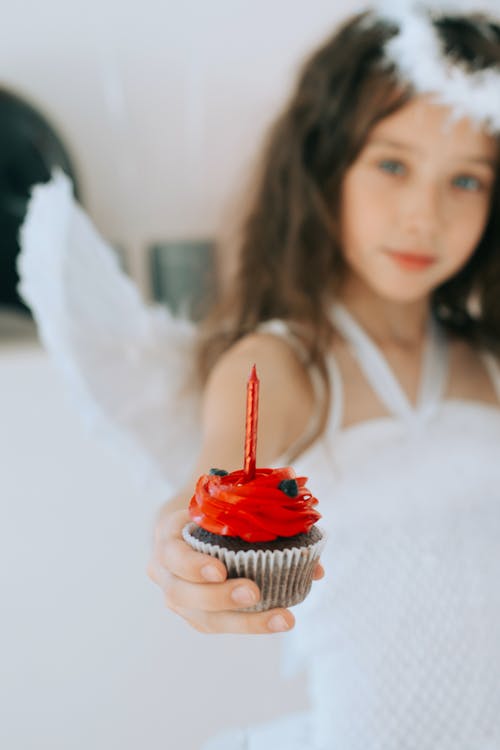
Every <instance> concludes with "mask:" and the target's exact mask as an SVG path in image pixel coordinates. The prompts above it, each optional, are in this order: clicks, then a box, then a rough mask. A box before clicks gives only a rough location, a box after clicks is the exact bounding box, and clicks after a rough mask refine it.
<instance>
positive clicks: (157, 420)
mask: <svg viewBox="0 0 500 750" xmlns="http://www.w3.org/2000/svg"><path fill="white" fill-rule="evenodd" d="M19 238H20V245H21V252H20V254H19V256H18V271H19V275H20V283H19V287H18V288H19V292H20V294H21V295H22V297H23V298H24V300H25V301H26V303H27V304H28V305H29V306H30V308H31V310H32V312H33V315H34V317H35V320H36V322H37V324H38V327H39V333H40V338H41V340H42V342H43V344H44V345H45V347H46V349H47V350H48V352H49V353H50V355H51V356H52V358H53V360H54V361H55V363H56V365H57V366H58V367H59V368H60V370H61V371H62V372H63V374H64V376H65V378H66V381H67V383H68V385H69V387H70V392H71V393H72V396H73V399H74V401H75V403H76V406H77V407H78V409H79V411H80V413H81V415H82V416H83V418H84V421H85V423H86V425H87V427H88V428H89V429H91V430H92V432H93V433H94V434H99V435H100V436H101V437H102V438H103V439H105V440H106V441H107V442H108V443H111V444H112V445H113V446H114V448H115V449H116V450H118V451H119V453H120V455H121V456H122V458H123V464H124V466H125V467H127V468H131V469H132V470H133V472H134V474H135V476H136V478H137V479H138V480H139V481H140V482H141V484H142V485H143V486H144V485H149V483H150V482H153V483H154V484H156V485H157V484H158V483H160V485H164V486H165V492H166V493H168V492H169V491H172V490H174V489H176V488H178V487H180V486H181V485H182V484H183V482H185V481H186V479H187V477H188V476H189V473H190V471H191V470H192V464H193V462H194V457H195V456H196V452H197V448H198V432H199V430H198V413H199V401H200V390H201V389H200V383H199V380H198V376H197V371H196V362H195V356H194V352H195V346H196V328H195V326H194V325H193V324H192V323H191V322H189V321H186V320H181V319H177V318H174V317H173V316H172V315H171V314H170V313H169V311H168V310H167V309H166V308H165V307H163V306H160V305H155V306H150V305H149V306H148V305H146V304H145V303H144V302H143V301H142V299H141V297H140V294H139V292H138V290H137V288H136V287H135V286H134V284H133V282H132V281H131V280H130V279H129V278H128V276H126V274H125V273H123V271H122V270H121V269H120V266H119V263H118V259H117V257H116V254H115V253H114V251H113V250H112V249H111V248H110V247H109V246H108V245H107V244H106V243H105V242H104V241H103V239H102V238H101V237H100V236H99V234H98V233H97V231H96V230H95V228H94V227H93V226H92V224H91V222H90V220H89V218H88V216H87V215H86V214H85V212H84V211H83V210H82V209H81V208H80V206H79V205H78V204H77V203H76V202H75V200H74V198H73V192H72V185H71V182H70V180H69V179H68V177H67V176H66V175H65V174H64V173H63V172H62V171H60V170H55V171H54V172H53V175H52V179H51V181H50V182H48V183H46V184H43V185H36V186H35V187H34V188H33V190H32V195H31V198H30V202H29V205H28V210H27V214H26V217H25V220H24V223H23V225H22V227H21V230H20V235H19Z"/></svg>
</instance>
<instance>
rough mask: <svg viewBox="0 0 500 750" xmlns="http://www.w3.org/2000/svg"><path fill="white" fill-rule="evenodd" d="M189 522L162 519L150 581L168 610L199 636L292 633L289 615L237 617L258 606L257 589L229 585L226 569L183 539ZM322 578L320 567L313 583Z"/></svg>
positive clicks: (182, 514)
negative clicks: (243, 609) (242, 610)
mask: <svg viewBox="0 0 500 750" xmlns="http://www.w3.org/2000/svg"><path fill="white" fill-rule="evenodd" d="M189 520H190V516H189V513H188V512H187V510H178V511H172V512H171V513H168V514H164V515H163V516H160V518H159V519H158V521H157V523H156V527H155V530H154V547H153V554H152V558H151V561H150V563H149V565H148V570H147V572H148V576H149V577H150V578H151V580H152V581H154V582H155V583H157V584H158V586H159V587H160V588H161V589H162V591H163V594H164V598H165V603H166V605H167V607H168V608H169V609H171V610H172V611H173V612H176V613H177V614H178V615H180V616H181V617H183V618H184V619H185V620H186V621H187V622H188V623H189V624H190V625H192V627H194V628H195V629H196V630H198V631H199V632H201V633H277V632H280V631H286V630H290V629H291V628H292V627H293V626H294V624H295V618H294V616H293V614H292V613H291V612H290V611H289V610H288V609H272V610H267V611H266V612H239V611H238V609H239V608H242V607H243V608H244V607H249V606H252V605H253V604H256V603H257V602H258V600H259V596H260V592H259V588H258V587H257V585H256V584H255V583H254V582H253V581H250V580H248V579H243V578H231V579H227V571H226V568H225V566H224V564H223V563H222V562H221V561H220V560H217V559H216V558H214V557H211V556H210V555H204V554H203V553H201V552H196V551H195V550H193V549H192V548H191V547H190V546H189V544H187V543H186V542H185V541H184V539H183V538H182V534H181V532H182V529H183V527H184V526H185V524H186V523H188V521H189ZM323 575H324V573H323V569H322V567H321V565H320V564H319V563H318V566H317V568H316V571H315V575H314V578H315V579H319V578H322V577H323Z"/></svg>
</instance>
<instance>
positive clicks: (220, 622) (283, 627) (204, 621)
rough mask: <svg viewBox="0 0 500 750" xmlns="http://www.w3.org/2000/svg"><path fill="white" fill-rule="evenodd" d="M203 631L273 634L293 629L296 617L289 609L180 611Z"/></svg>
mask: <svg viewBox="0 0 500 750" xmlns="http://www.w3.org/2000/svg"><path fill="white" fill-rule="evenodd" d="M179 614H181V615H182V616H183V617H184V618H185V619H186V620H187V621H188V622H189V623H190V624H191V625H192V626H193V627H194V628H196V630H198V631H200V632H201V633H247V634H257V635H258V634H268V635H269V634H271V633H283V632H286V631H287V630H291V629H292V628H293V626H294V625H295V617H294V616H293V614H292V613H291V612H290V610H288V609H270V610H268V611H267V612H198V611H190V610H186V611H184V612H180V613H179Z"/></svg>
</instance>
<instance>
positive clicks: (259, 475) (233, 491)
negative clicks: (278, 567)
mask: <svg viewBox="0 0 500 750" xmlns="http://www.w3.org/2000/svg"><path fill="white" fill-rule="evenodd" d="M284 479H295V481H296V482H297V488H298V494H297V496H296V497H290V496H289V495H287V494H286V493H285V492H283V491H282V490H281V489H279V486H278V485H279V484H280V482H282V481H283V480H284ZM306 481H307V477H297V476H296V475H295V472H294V470H293V469H292V468H291V467H290V466H287V467H284V468H282V469H256V471H255V477H254V479H252V480H250V481H248V482H245V481H244V472H243V471H242V470H241V469H240V470H238V471H233V472H232V473H231V474H226V475H225V476H218V475H215V474H203V475H202V476H201V477H200V478H199V479H198V482H197V484H196V489H195V493H194V495H193V497H192V498H191V502H190V504H189V512H190V514H191V518H192V519H193V521H195V522H196V523H197V524H198V526H201V527H202V528H203V529H205V530H206V531H211V532H212V533H214V534H221V535H222V536H237V537H240V538H241V539H244V540H245V541H247V542H267V541H271V540H272V539H276V538H277V537H279V536H294V535H295V534H301V533H305V532H307V531H309V529H310V528H311V526H312V525H313V524H314V523H315V522H316V521H317V520H318V519H319V518H321V516H320V514H319V513H318V511H317V510H315V509H314V506H315V505H317V503H318V501H317V499H316V498H315V497H313V496H312V495H311V493H310V492H309V490H308V489H307V487H306V486H305V484H306Z"/></svg>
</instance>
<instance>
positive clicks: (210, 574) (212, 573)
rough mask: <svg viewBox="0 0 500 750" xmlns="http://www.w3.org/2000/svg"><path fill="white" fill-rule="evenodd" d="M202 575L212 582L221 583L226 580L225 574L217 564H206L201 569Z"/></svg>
mask: <svg viewBox="0 0 500 750" xmlns="http://www.w3.org/2000/svg"><path fill="white" fill-rule="evenodd" d="M201 575H202V576H203V578H204V579H205V581H210V582H211V583H220V582H221V581H223V580H224V576H223V574H222V573H221V572H220V570H219V568H216V567H215V565H204V566H203V568H202V569H201Z"/></svg>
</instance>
